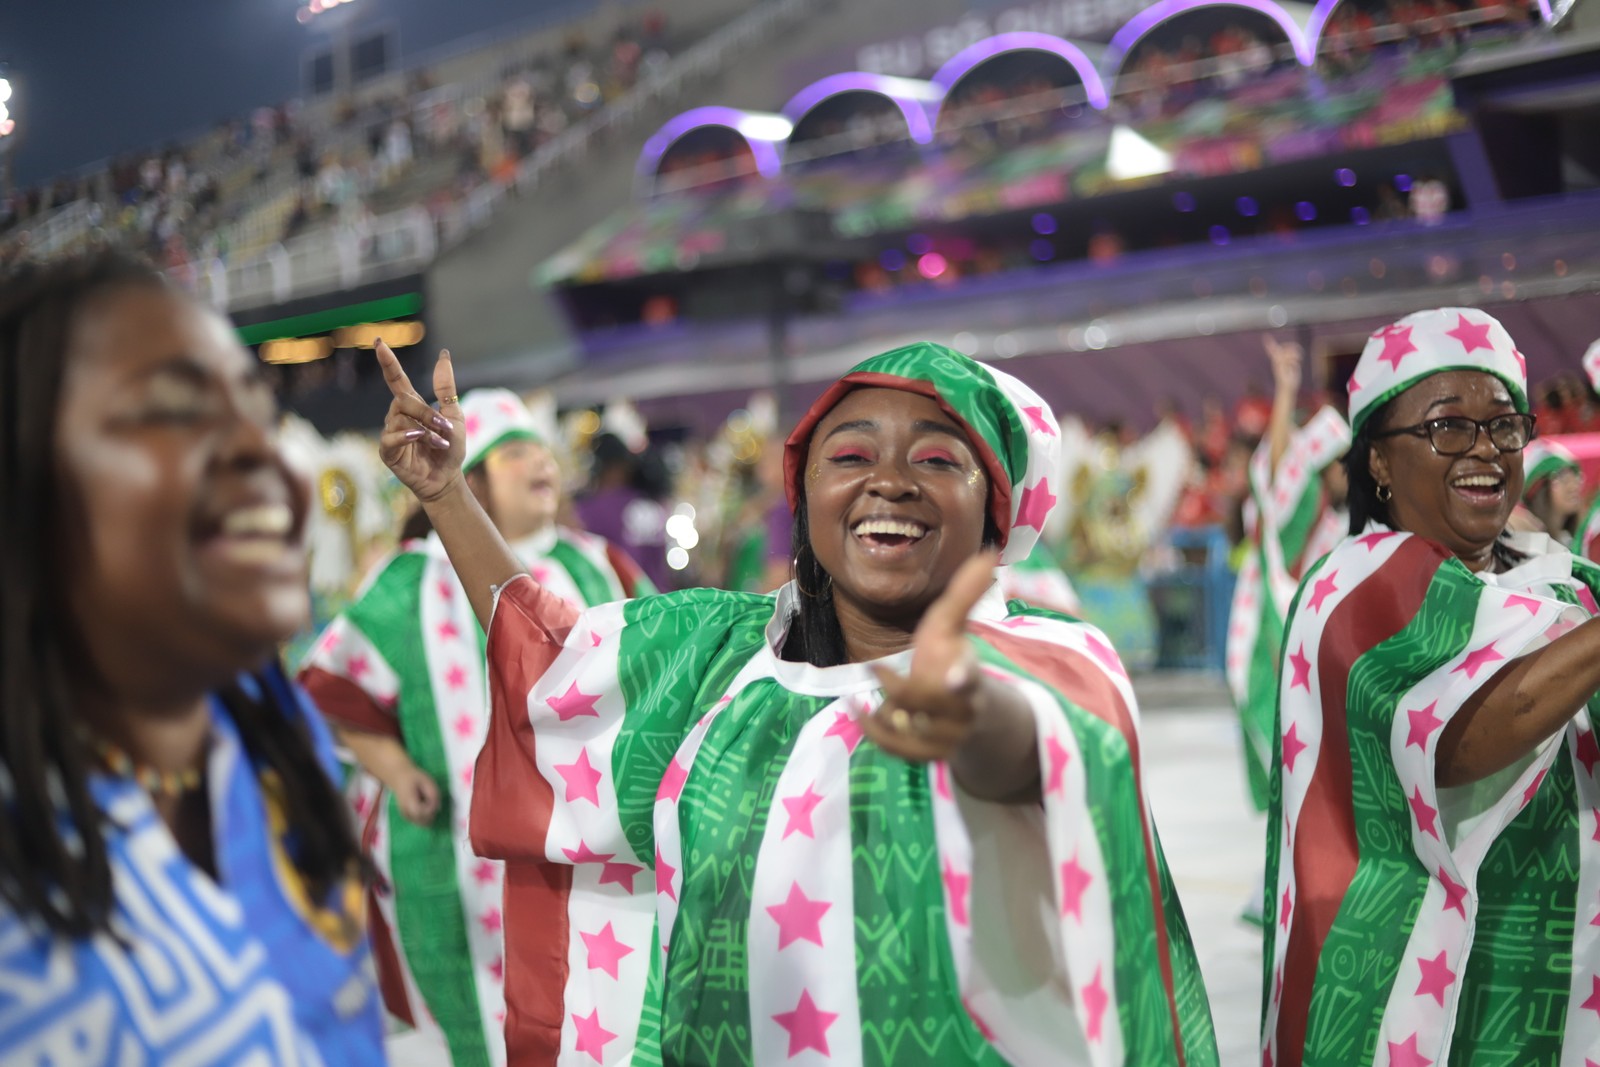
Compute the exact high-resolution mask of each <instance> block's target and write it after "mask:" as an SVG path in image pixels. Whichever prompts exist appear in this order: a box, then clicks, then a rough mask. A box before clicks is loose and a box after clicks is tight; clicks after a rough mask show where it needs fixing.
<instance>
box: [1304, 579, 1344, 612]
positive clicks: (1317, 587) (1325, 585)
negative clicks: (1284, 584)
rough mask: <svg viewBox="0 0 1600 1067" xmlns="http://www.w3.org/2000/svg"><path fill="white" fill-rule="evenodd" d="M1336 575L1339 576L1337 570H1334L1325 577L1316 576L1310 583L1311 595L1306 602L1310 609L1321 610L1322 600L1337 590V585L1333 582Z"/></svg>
mask: <svg viewBox="0 0 1600 1067" xmlns="http://www.w3.org/2000/svg"><path fill="white" fill-rule="evenodd" d="M1337 577H1339V572H1338V571H1334V572H1333V573H1332V574H1330V575H1327V576H1326V577H1323V578H1318V579H1317V580H1316V581H1315V582H1313V583H1312V584H1311V597H1310V599H1309V601H1308V603H1309V604H1310V605H1311V610H1312V611H1321V610H1322V603H1323V601H1325V600H1327V599H1328V598H1329V597H1330V596H1332V595H1333V594H1335V593H1337V592H1338V591H1339V587H1338V585H1336V584H1335V583H1334V579H1335V578H1337Z"/></svg>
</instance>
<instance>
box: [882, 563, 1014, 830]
mask: <svg viewBox="0 0 1600 1067" xmlns="http://www.w3.org/2000/svg"><path fill="white" fill-rule="evenodd" d="M994 565H995V557H994V555H993V554H992V553H984V554H982V555H979V556H976V557H974V558H973V559H970V560H968V561H967V562H966V563H964V564H963V565H962V567H961V569H960V570H959V571H957V572H956V575H955V577H954V578H952V579H951V580H950V586H949V588H947V589H946V590H945V591H944V593H943V594H942V595H941V596H940V597H939V599H938V600H936V601H934V602H933V604H932V605H931V606H930V607H929V608H928V610H927V611H926V612H925V613H924V614H923V616H922V621H921V622H920V623H918V624H917V630H916V633H915V635H914V636H913V638H912V649H913V651H912V654H911V667H910V670H909V671H908V672H907V673H906V674H904V675H901V674H897V673H895V672H894V671H892V670H889V669H887V668H884V667H879V668H877V669H876V673H877V675H878V680H879V682H880V683H882V685H883V703H882V705H880V706H879V708H878V710H877V711H875V712H874V713H873V714H872V715H870V716H868V717H867V718H866V719H865V720H864V721H863V723H862V728H863V730H864V732H865V733H866V735H867V737H868V739H869V740H871V741H872V742H873V744H875V745H877V746H878V747H879V748H881V749H883V750H884V751H885V752H887V753H889V754H890V755H892V756H898V757H900V758H901V759H904V760H910V761H913V762H918V763H932V762H938V761H948V762H949V764H950V769H951V771H952V772H953V773H954V775H955V779H956V781H957V782H958V783H960V785H961V788H962V789H964V790H965V791H966V792H967V793H968V794H970V795H971V796H974V797H977V798H978V799H980V800H992V801H998V802H1000V803H1005V804H1023V803H1030V802H1031V803H1037V802H1038V801H1039V799H1040V797H1041V791H1040V781H1039V740H1038V736H1037V734H1036V733H1035V732H1034V721H1033V712H1032V711H1031V710H1030V709H1029V707H1028V703H1027V701H1026V700H1025V699H1024V698H1023V696H1022V694H1021V693H1019V692H1018V691H1017V690H1016V689H1015V688H1013V687H1012V686H1009V685H1007V684H1006V683H1004V682H1002V681H999V680H998V679H995V678H991V677H989V676H988V675H986V674H984V673H983V672H982V671H980V670H978V665H977V660H976V658H975V657H974V656H973V653H972V646H971V645H970V644H969V643H968V641H967V636H966V622H967V615H968V614H969V613H970V612H971V611H972V608H973V606H974V605H975V604H977V602H978V600H979V599H980V598H981V597H982V596H983V594H984V593H985V591H987V590H988V588H989V586H990V585H991V584H992V583H993V581H994ZM896 709H903V710H905V711H906V712H908V713H910V714H911V715H913V716H921V717H922V718H921V719H920V720H919V721H921V722H923V723H924V728H923V730H922V731H921V732H915V731H911V730H898V729H896V728H895V727H894V726H893V725H892V723H893V719H894V717H895V714H894V713H895V711H896Z"/></svg>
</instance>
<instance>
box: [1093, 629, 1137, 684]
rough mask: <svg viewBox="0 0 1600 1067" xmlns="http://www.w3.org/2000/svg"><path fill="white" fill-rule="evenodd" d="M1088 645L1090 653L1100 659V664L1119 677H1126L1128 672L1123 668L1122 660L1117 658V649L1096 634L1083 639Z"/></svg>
mask: <svg viewBox="0 0 1600 1067" xmlns="http://www.w3.org/2000/svg"><path fill="white" fill-rule="evenodd" d="M1083 643H1084V644H1085V645H1086V646H1087V647H1088V649H1089V654H1090V655H1091V656H1093V657H1094V658H1095V659H1096V660H1098V661H1099V663H1100V666H1102V667H1104V668H1105V669H1106V670H1108V671H1110V672H1111V673H1112V674H1115V675H1116V676H1117V677H1119V678H1126V677H1127V676H1128V672H1127V671H1125V670H1123V669H1122V660H1120V659H1118V658H1117V653H1116V650H1115V649H1113V648H1112V647H1111V646H1110V645H1108V644H1106V643H1105V642H1104V641H1102V640H1100V639H1099V638H1098V637H1096V636H1095V635H1094V634H1089V635H1088V636H1087V637H1085V638H1084V639H1083Z"/></svg>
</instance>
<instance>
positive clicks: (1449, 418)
mask: <svg viewBox="0 0 1600 1067" xmlns="http://www.w3.org/2000/svg"><path fill="white" fill-rule="evenodd" d="M1507 419H1511V420H1515V421H1516V422H1519V423H1521V424H1522V425H1523V426H1525V427H1526V428H1527V434H1528V439H1527V440H1526V441H1523V442H1522V444H1520V445H1518V446H1517V447H1516V448H1503V447H1501V445H1500V442H1498V441H1496V440H1495V439H1494V431H1493V430H1491V429H1490V426H1491V425H1492V424H1494V423H1500V424H1501V425H1505V422H1506V420H1507ZM1444 423H1455V424H1456V427H1457V428H1460V426H1461V424H1462V423H1470V424H1471V425H1472V440H1470V441H1468V442H1467V446H1466V447H1465V448H1462V449H1458V450H1457V451H1454V452H1446V451H1445V450H1444V449H1442V448H1440V447H1439V442H1438V439H1437V438H1436V437H1435V436H1434V435H1435V434H1436V433H1438V432H1439V430H1441V429H1445V428H1446V427H1445V426H1443V425H1442V424H1444ZM1401 434H1409V435H1410V436H1412V437H1426V438H1427V439H1428V444H1429V445H1430V446H1431V447H1432V448H1433V452H1434V455H1438V456H1464V455H1466V454H1467V453H1468V452H1471V451H1472V450H1473V449H1474V448H1477V447H1478V435H1479V434H1484V435H1487V436H1488V438H1489V443H1490V444H1492V445H1494V447H1495V449H1496V450H1497V451H1499V452H1500V453H1502V454H1504V453H1506V452H1521V451H1522V450H1523V449H1524V448H1527V447H1528V446H1529V445H1531V444H1533V440H1534V438H1536V437H1538V436H1539V417H1538V416H1537V415H1524V414H1523V413H1521V412H1520V411H1518V412H1508V413H1506V414H1504V415H1496V416H1495V417H1494V418H1492V419H1469V418H1467V417H1466V416H1465V415H1441V416H1439V417H1438V418H1436V419H1425V420H1423V421H1422V422H1419V423H1416V424H1414V425H1411V426H1397V427H1395V428H1394V429H1392V430H1383V431H1381V432H1379V433H1375V434H1373V435H1372V439H1373V440H1374V441H1381V440H1382V439H1383V438H1385V437H1398V436H1400V435H1401Z"/></svg>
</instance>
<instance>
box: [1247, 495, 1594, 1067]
mask: <svg viewBox="0 0 1600 1067" xmlns="http://www.w3.org/2000/svg"><path fill="white" fill-rule="evenodd" d="M1517 544H1518V546H1519V547H1520V548H1522V549H1523V550H1524V551H1530V552H1535V553H1537V554H1535V555H1532V556H1531V558H1530V559H1529V561H1528V562H1526V563H1524V564H1522V565H1521V566H1519V567H1517V568H1516V569H1514V570H1512V571H1509V572H1507V573H1504V574H1498V575H1484V576H1479V575H1474V574H1472V573H1470V572H1469V571H1468V570H1467V569H1466V567H1465V566H1463V565H1462V564H1461V563H1460V562H1459V561H1458V560H1456V559H1455V558H1454V557H1452V556H1451V555H1450V554H1449V553H1448V552H1447V551H1446V550H1445V549H1444V548H1443V547H1442V546H1440V545H1438V544H1436V543H1434V542H1431V541H1427V540H1425V539H1423V538H1420V537H1416V536H1414V535H1411V534H1402V533H1396V532H1392V531H1388V530H1386V529H1384V528H1382V527H1379V526H1376V525H1374V527H1373V528H1372V529H1370V530H1369V531H1368V532H1367V533H1366V534H1364V535H1363V536H1361V537H1356V538H1351V539H1350V540H1347V541H1346V542H1345V543H1344V544H1343V545H1341V546H1340V547H1339V548H1338V549H1336V550H1335V551H1334V552H1333V553H1332V554H1331V555H1330V556H1328V557H1327V559H1325V560H1324V561H1323V562H1322V564H1321V565H1320V566H1318V567H1317V568H1315V569H1314V570H1313V571H1312V572H1311V573H1310V574H1309V575H1307V577H1306V581H1305V584H1304V585H1303V586H1302V587H1301V590H1300V594H1299V598H1298V600H1297V602H1296V606H1295V608H1294V611H1293V613H1292V616H1291V619H1290V623H1289V628H1288V640H1287V642H1286V644H1285V646H1284V648H1285V658H1284V670H1283V678H1282V688H1281V690H1280V705H1279V718H1278V728H1277V730H1276V731H1275V733H1276V738H1275V743H1274V754H1275V765H1274V776H1273V789H1272V807H1271V815H1270V818H1269V819H1268V822H1267V833H1268V842H1267V845H1268V853H1267V863H1268V865H1267V885H1266V904H1267V911H1266V929H1267V945H1266V974H1265V978H1266V995H1265V998H1264V1028H1263V1041H1264V1043H1265V1058H1264V1059H1263V1062H1264V1063H1266V1062H1270V1063H1273V1064H1277V1065H1279V1067H1286V1065H1297V1064H1304V1065H1306V1067H1313V1065H1316V1067H1347V1065H1350V1064H1391V1065H1394V1067H1421V1065H1424V1064H1430V1063H1434V1064H1439V1065H1441V1067H1442V1065H1444V1064H1508V1065H1509V1064H1516V1065H1518V1067H1522V1065H1529V1067H1532V1065H1550V1067H1567V1065H1576V1067H1584V1061H1585V1059H1586V1058H1588V1059H1590V1060H1591V1061H1592V1060H1593V1059H1594V1058H1595V1057H1596V1055H1597V1054H1600V972H1597V968H1600V925H1597V923H1600V914H1597V912H1600V827H1597V825H1596V811H1597V810H1600V780H1597V779H1596V777H1595V771H1596V770H1597V766H1596V764H1597V761H1600V748H1597V747H1596V744H1595V737H1594V730H1593V726H1592V723H1591V718H1590V715H1591V712H1590V711H1589V710H1585V711H1580V712H1579V713H1578V715H1577V716H1576V717H1574V719H1573V720H1572V722H1571V723H1570V724H1569V725H1568V726H1567V728H1566V729H1564V730H1562V731H1561V732H1560V733H1559V734H1557V735H1556V736H1555V737H1554V738H1553V739H1552V740H1551V741H1550V742H1549V743H1547V744H1546V745H1544V746H1543V747H1542V748H1541V749H1539V750H1538V751H1537V753H1536V754H1535V755H1534V756H1532V757H1530V758H1529V759H1528V760H1524V761H1523V762H1522V763H1520V764H1517V765H1514V766H1512V767H1511V768H1509V769H1508V770H1507V771H1505V772H1502V773H1501V774H1498V775H1495V776H1492V777H1491V778H1489V779H1486V780H1485V781H1482V782H1479V783H1476V784H1474V785H1472V786H1466V787H1460V788H1454V789H1439V788H1437V787H1436V786H1435V785H1434V760H1435V750H1436V746H1437V745H1438V741H1439V734H1440V731H1441V730H1442V729H1443V728H1444V727H1445V725H1446V724H1448V723H1449V722H1450V720H1451V719H1452V718H1453V717H1454V716H1455V715H1456V714H1457V713H1458V711H1459V710H1460V708H1461V707H1462V705H1463V704H1464V703H1465V702H1466V701H1467V700H1468V699H1469V698H1470V697H1471V696H1472V695H1473V693H1475V692H1476V691H1477V689H1478V688H1479V686H1481V685H1482V684H1483V683H1484V682H1486V681H1487V680H1488V679H1489V678H1490V677H1492V676H1493V674H1494V673H1495V671H1496V670H1497V669H1498V668H1499V667H1500V666H1503V665H1504V663H1505V661H1507V660H1510V659H1513V658H1515V657H1516V656H1518V655H1521V654H1523V653H1526V652H1529V651H1532V650H1533V649H1535V648H1537V647H1539V646H1540V645H1542V644H1544V643H1545V642H1547V641H1549V640H1550V639H1551V638H1552V637H1553V636H1554V635H1556V634H1559V633H1561V632H1563V631H1564V630H1565V629H1566V628H1569V627H1570V626H1572V625H1573V624H1574V620H1581V619H1583V618H1587V617H1589V616H1591V615H1593V614H1595V613H1596V610H1595V600H1594V590H1595V589H1596V588H1600V570H1597V569H1596V568H1594V567H1593V566H1591V565H1590V564H1588V563H1587V562H1586V561H1583V560H1580V559H1578V558H1577V557H1575V556H1573V555H1572V554H1571V553H1570V552H1568V551H1566V550H1565V549H1562V548H1561V547H1560V546H1559V545H1556V544H1555V543H1554V542H1552V541H1550V540H1549V539H1548V538H1547V537H1545V536H1544V535H1542V534H1540V535H1525V536H1524V538H1523V539H1522V540H1521V541H1519V542H1517Z"/></svg>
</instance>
